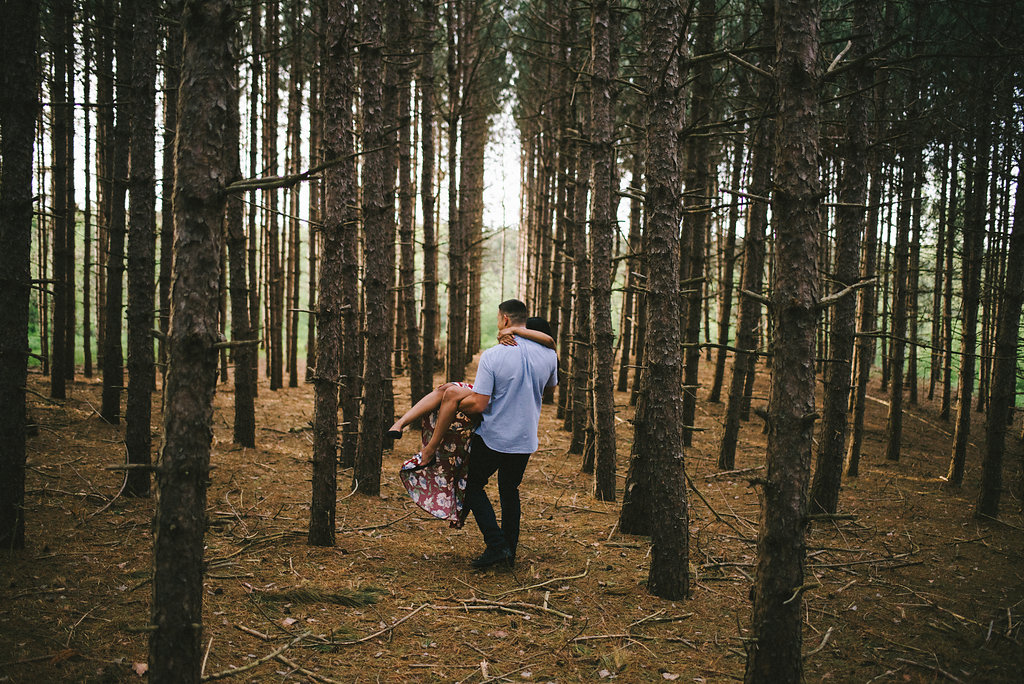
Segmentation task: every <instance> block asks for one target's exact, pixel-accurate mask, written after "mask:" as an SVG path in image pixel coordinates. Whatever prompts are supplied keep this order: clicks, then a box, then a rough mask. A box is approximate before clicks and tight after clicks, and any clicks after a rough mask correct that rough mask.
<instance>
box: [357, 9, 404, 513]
mask: <svg viewBox="0 0 1024 684" xmlns="http://www.w3.org/2000/svg"><path fill="white" fill-rule="evenodd" d="M359 10H360V19H361V27H362V39H361V42H360V45H359V55H360V77H361V80H362V122H363V132H362V143H363V146H362V149H363V169H362V188H363V196H362V213H363V235H364V242H363V254H364V263H365V264H366V266H365V269H364V275H363V299H364V302H365V304H364V307H365V308H364V311H365V316H366V329H365V334H364V340H365V343H366V347H365V348H366V354H365V358H364V360H363V424H362V429H361V430H360V432H359V452H358V454H357V456H356V463H355V469H354V470H353V473H352V478H353V483H354V485H355V486H356V488H357V489H358V491H359V492H361V493H363V494H369V495H372V496H377V495H378V494H380V469H381V459H382V454H383V449H384V442H383V435H384V428H385V427H387V423H386V422H385V421H386V420H388V421H390V418H389V417H387V416H385V415H384V410H385V405H386V401H387V397H386V396H385V393H386V389H387V387H388V381H389V378H390V375H391V368H390V361H391V331H392V325H391V313H390V306H389V304H390V302H389V299H390V296H389V292H388V290H389V287H390V285H391V280H392V265H393V264H392V262H393V260H394V206H395V202H394V197H395V189H394V183H393V180H394V176H393V174H389V173H388V167H390V165H391V159H390V157H391V155H392V154H394V151H393V149H391V147H390V145H389V143H390V141H391V136H390V135H389V134H388V131H387V128H388V126H389V125H390V122H388V121H387V120H386V116H387V113H386V111H385V109H384V101H383V95H384V92H383V91H384V88H383V81H384V24H383V18H382V16H381V15H382V11H383V7H382V3H380V2H379V1H378V0H369V2H365V1H364V2H363V3H362V4H361V5H360V7H359ZM389 175H390V177H391V180H392V182H391V183H390V184H389V181H388V178H389Z"/></svg>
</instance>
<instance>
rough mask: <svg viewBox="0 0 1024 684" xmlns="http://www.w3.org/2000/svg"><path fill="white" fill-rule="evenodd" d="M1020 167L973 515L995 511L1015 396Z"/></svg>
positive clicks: (1020, 289) (1021, 269)
mask: <svg viewBox="0 0 1024 684" xmlns="http://www.w3.org/2000/svg"><path fill="white" fill-rule="evenodd" d="M1022 210H1024V170H1022V168H1021V160H1019V159H1018V164H1017V193H1016V199H1015V201H1014V210H1013V232H1012V235H1011V237H1010V250H1009V253H1008V254H1007V260H1006V282H1005V284H1004V286H1003V291H1002V293H1001V296H1000V301H1001V302H1002V304H1001V307H1002V308H1001V316H1000V320H999V329H998V332H997V337H996V353H995V360H994V364H993V367H992V394H991V397H990V400H989V406H988V414H987V415H986V417H985V453H984V456H983V459H982V465H981V491H980V493H979V495H978V504H977V508H976V509H975V514H976V515H977V516H978V517H990V518H994V517H995V516H996V515H997V514H998V513H999V497H1000V495H1001V493H1002V486H1003V478H1002V475H1003V451H1004V448H1005V446H1006V431H1007V425H1008V424H1010V422H1011V421H1010V419H1011V418H1012V415H1013V414H1012V410H1013V403H1014V398H1015V391H1014V390H1015V388H1014V385H1015V383H1016V366H1017V348H1018V339H1019V331H1020V316H1021V309H1022V308H1024V226H1022V223H1024V221H1022V220H1021V211H1022Z"/></svg>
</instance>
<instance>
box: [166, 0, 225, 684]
mask: <svg viewBox="0 0 1024 684" xmlns="http://www.w3.org/2000/svg"><path fill="white" fill-rule="evenodd" d="M236 21H237V20H236V17H235V14H234V12H233V6H232V3H231V1H230V0H188V2H187V4H186V6H185V13H184V15H183V25H184V32H185V40H184V53H183V57H182V78H181V89H180V92H179V94H178V112H179V114H180V115H181V116H180V118H179V121H180V124H179V129H178V132H179V134H180V136H181V137H180V138H179V143H180V144H179V145H178V146H177V150H176V154H175V164H176V174H175V175H176V178H175V186H174V214H175V216H174V233H175V240H174V286H173V291H172V293H171V298H172V306H171V310H172V316H171V328H170V339H169V346H170V363H169V367H168V371H167V388H166V408H165V412H164V439H165V443H164V450H163V455H162V458H161V463H160V465H159V467H158V469H157V486H158V493H159V496H158V499H157V501H158V503H157V511H156V520H155V521H154V525H153V528H154V535H153V561H154V568H155V569H154V573H153V600H152V611H151V620H152V623H151V624H152V625H153V631H152V632H151V633H150V639H149V680H150V681H151V682H198V681H199V679H200V676H199V675H200V665H201V662H202V647H201V633H202V622H203V615H202V608H203V536H204V532H205V531H206V487H207V481H208V479H209V476H210V442H211V440H212V437H213V431H212V426H211V422H212V420H213V395H214V390H215V387H216V379H217V376H216V373H217V351H216V349H215V347H214V344H215V343H216V342H217V336H218V330H217V275H218V272H219V270H220V251H221V250H220V243H221V235H222V231H223V221H224V202H225V194H224V187H225V185H226V184H227V182H228V181H229V180H230V178H231V173H232V168H231V166H230V160H229V154H228V151H227V149H226V147H227V145H228V144H231V143H232V142H233V141H232V138H231V135H230V133H229V131H230V118H231V114H230V113H229V107H226V106H224V104H223V103H228V102H232V101H235V98H237V91H235V90H234V89H233V88H232V81H233V79H232V76H231V74H232V71H233V70H234V68H235V60H234V55H233V54H232V52H233V51H232V46H233V45H234V31H235V26H236ZM218 103H221V104H220V105H218Z"/></svg>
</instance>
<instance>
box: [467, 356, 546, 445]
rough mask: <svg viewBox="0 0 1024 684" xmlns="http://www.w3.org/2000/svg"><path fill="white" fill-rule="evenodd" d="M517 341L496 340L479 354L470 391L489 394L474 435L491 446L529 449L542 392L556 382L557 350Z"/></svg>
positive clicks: (534, 436)
mask: <svg viewBox="0 0 1024 684" xmlns="http://www.w3.org/2000/svg"><path fill="white" fill-rule="evenodd" d="M516 343H517V344H518V346H515V347H507V346H504V345H500V344H499V345H497V346H494V347H491V348H490V349H488V350H486V351H485V352H484V353H483V354H481V355H480V365H479V366H478V368H477V371H476V380H475V381H474V382H473V391H474V392H476V393H477V394H486V395H490V397H491V399H490V401H489V402H488V404H487V408H486V409H485V410H484V412H483V416H482V422H481V423H480V427H478V428H477V429H476V434H478V435H479V436H480V438H481V439H483V440H484V444H486V445H487V446H488V447H489V448H491V449H493V450H494V451H500V452H503V453H506V454H532V453H533V452H534V451H536V450H537V426H538V424H539V423H540V403H541V397H542V395H543V394H544V390H545V389H546V388H548V387H554V386H555V385H557V384H558V355H557V354H555V350H554V349H550V348H548V347H545V346H544V345H542V344H537V343H536V342H533V341H532V340H527V339H524V338H522V337H519V336H516Z"/></svg>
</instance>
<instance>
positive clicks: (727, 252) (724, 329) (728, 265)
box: [708, 137, 743, 403]
mask: <svg viewBox="0 0 1024 684" xmlns="http://www.w3.org/2000/svg"><path fill="white" fill-rule="evenodd" d="M742 176H743V138H742V137H740V138H737V140H736V149H735V151H734V152H733V158H732V178H731V183H730V187H731V188H733V189H738V188H739V187H740V182H741V180H742ZM739 219H740V196H739V195H733V198H732V206H731V207H730V208H729V227H728V228H727V230H726V234H725V241H724V243H723V244H722V255H721V263H722V269H721V280H720V281H719V291H720V295H719V296H720V300H719V306H718V336H717V337H718V344H719V347H718V349H717V350H716V354H715V377H714V379H713V380H712V382H711V391H710V392H709V393H708V401H709V402H712V403H718V402H720V401H721V396H722V383H723V382H724V380H725V360H726V357H727V356H728V352H727V350H726V349H725V347H726V346H727V345H728V344H729V324H730V322H731V321H730V319H731V318H732V290H733V283H734V282H735V271H736V224H738V223H739Z"/></svg>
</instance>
